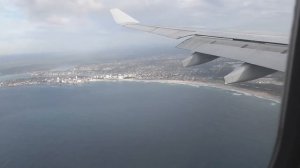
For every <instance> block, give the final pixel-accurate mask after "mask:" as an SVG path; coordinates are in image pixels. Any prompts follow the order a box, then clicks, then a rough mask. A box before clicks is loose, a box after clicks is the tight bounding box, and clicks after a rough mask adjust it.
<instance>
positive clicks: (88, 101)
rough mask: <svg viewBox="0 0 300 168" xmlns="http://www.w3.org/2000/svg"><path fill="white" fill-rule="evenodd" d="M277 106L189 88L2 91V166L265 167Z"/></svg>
mask: <svg viewBox="0 0 300 168" xmlns="http://www.w3.org/2000/svg"><path fill="white" fill-rule="evenodd" d="M279 109H280V104H278V103H276V102H273V101H270V100H264V99H261V98H257V97H252V96H247V95H243V94H237V93H236V92H232V91H227V90H222V89H217V88H210V87H204V86H203V87H192V86H187V85H170V84H161V83H139V82H99V83H92V84H83V85H80V86H24V87H15V88H1V89H0V167H1V168H41V167H42V168H196V167H197V168H224V167H230V168H266V167H267V165H268V162H269V160H270V158H271V154H272V152H273V147H274V144H275V139H276V133H277V127H278V120H279Z"/></svg>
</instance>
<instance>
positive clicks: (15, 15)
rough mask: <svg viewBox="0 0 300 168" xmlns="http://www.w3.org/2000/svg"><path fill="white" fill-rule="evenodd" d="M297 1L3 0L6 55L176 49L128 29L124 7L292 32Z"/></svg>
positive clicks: (184, 23) (165, 19)
mask: <svg viewBox="0 0 300 168" xmlns="http://www.w3.org/2000/svg"><path fill="white" fill-rule="evenodd" d="M293 5H294V1H293V0H288V1H280V0H267V1H260V0H254V1H252V0H247V1H242V2H241V1H238V0H213V1H211V0H176V1H171V0H153V1H150V0H131V1H130V3H128V1H124V0H123V1H122V0H65V1H59V0H1V1H0V24H1V31H0V56H3V55H12V54H24V53H48V52H57V53H68V52H83V53H84V52H94V51H101V50H109V49H122V48H123V49H124V48H126V49H130V48H132V49H136V48H147V47H153V48H155V47H156V46H167V47H173V46H175V44H177V43H178V41H176V40H172V39H167V38H163V37H158V36H151V35H147V34H144V33H139V32H136V31H132V30H128V29H124V28H122V27H121V26H119V25H116V24H115V23H114V21H113V19H112V18H111V16H110V13H109V9H110V8H114V7H118V8H120V9H122V10H124V11H126V12H128V13H129V14H130V15H132V16H134V17H135V18H137V19H138V20H140V21H142V22H145V23H149V24H160V25H165V26H176V27H195V28H208V29H218V30H237V31H247V32H249V31H250V32H267V33H279V34H289V31H290V27H291V18H292V15H293V14H292V12H293V10H292V9H293Z"/></svg>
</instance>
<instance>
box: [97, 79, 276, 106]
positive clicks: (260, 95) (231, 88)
mask: <svg viewBox="0 0 300 168" xmlns="http://www.w3.org/2000/svg"><path fill="white" fill-rule="evenodd" d="M112 81H115V82H143V83H162V84H170V85H188V86H192V87H212V88H217V89H222V90H227V91H231V92H233V95H235V96H239V95H245V96H255V97H257V98H261V99H266V100H270V101H274V102H275V103H281V97H279V96H274V95H271V94H269V93H266V92H259V91H253V90H250V89H244V88H238V87H235V86H232V85H225V84H220V83H212V82H202V81H180V80H138V79H122V80H94V81H93V82H112Z"/></svg>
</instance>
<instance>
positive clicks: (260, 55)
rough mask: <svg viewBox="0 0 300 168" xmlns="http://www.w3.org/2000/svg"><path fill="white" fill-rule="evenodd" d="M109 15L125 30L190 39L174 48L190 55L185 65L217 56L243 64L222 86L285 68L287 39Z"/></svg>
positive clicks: (117, 10)
mask: <svg viewBox="0 0 300 168" xmlns="http://www.w3.org/2000/svg"><path fill="white" fill-rule="evenodd" d="M111 13H112V16H113V18H114V20H115V21H116V22H117V23H118V24H120V25H122V26H124V27H127V28H131V29H136V30H140V31H144V32H148V33H153V34H157V35H161V36H165V37H168V38H173V39H181V38H184V37H189V38H188V39H186V40H184V41H183V42H181V43H180V44H179V45H178V46H177V47H178V48H181V49H187V50H190V51H192V53H193V54H192V56H191V57H189V58H187V59H185V60H184V61H183V65H184V66H194V65H200V64H203V63H206V62H209V61H212V60H215V59H217V58H218V57H224V58H229V59H234V60H238V61H242V62H244V64H242V65H241V66H240V67H239V68H237V69H236V70H234V71H233V72H232V73H230V74H228V75H227V76H225V78H224V79H225V83H236V82H244V81H249V80H253V79H257V78H261V77H264V76H266V75H269V74H271V73H274V72H276V71H281V72H284V71H285V69H286V60H287V54H288V42H289V38H288V37H287V36H279V35H263V34H253V33H237V32H220V31H210V30H193V29H187V28H170V27H161V26H151V25H144V24H141V23H140V22H139V21H137V20H136V19H134V18H132V17H131V16H129V15H127V14H126V13H124V12H122V11H121V10H120V9H112V10H111Z"/></svg>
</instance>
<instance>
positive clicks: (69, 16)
mask: <svg viewBox="0 0 300 168" xmlns="http://www.w3.org/2000/svg"><path fill="white" fill-rule="evenodd" d="M12 2H13V3H14V4H15V5H16V7H18V8H19V10H21V11H23V12H24V13H25V14H26V16H27V17H28V18H29V19H32V20H34V21H37V22H41V23H50V24H51V23H54V24H68V23H71V22H76V21H80V19H82V18H84V17H86V16H87V15H89V14H90V13H91V12H98V11H100V10H101V9H103V4H102V3H101V2H100V0H63V1H61V0H13V1H12Z"/></svg>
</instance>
